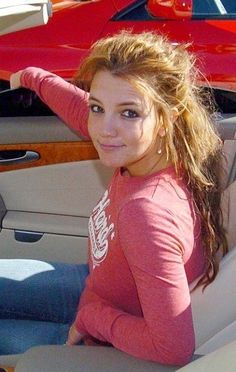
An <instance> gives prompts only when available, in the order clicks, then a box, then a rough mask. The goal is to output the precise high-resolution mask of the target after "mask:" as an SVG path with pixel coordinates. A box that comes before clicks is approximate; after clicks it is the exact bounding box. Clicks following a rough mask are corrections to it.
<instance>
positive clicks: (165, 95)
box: [75, 31, 228, 288]
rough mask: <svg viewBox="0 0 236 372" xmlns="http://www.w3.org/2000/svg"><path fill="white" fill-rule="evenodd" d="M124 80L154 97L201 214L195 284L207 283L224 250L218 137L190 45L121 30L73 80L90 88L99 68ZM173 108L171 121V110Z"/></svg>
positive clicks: (172, 156)
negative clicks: (200, 264)
mask: <svg viewBox="0 0 236 372" xmlns="http://www.w3.org/2000/svg"><path fill="white" fill-rule="evenodd" d="M100 70H107V71H109V72H111V73H112V74H113V75H114V76H118V77H121V78H124V79H126V80H128V81H129V82H130V83H131V84H133V85H134V86H135V87H136V88H137V89H139V90H141V91H142V92H143V93H144V94H147V95H148V96H149V97H150V98H151V99H152V101H153V103H154V104H155V107H156V111H157V113H158V115H159V117H162V120H163V125H164V127H165V132H166V136H165V150H166V154H167V159H169V160H171V161H172V162H173V164H174V166H175V169H176V171H177V173H179V174H181V175H184V177H185V178H186V181H187V183H188V186H189V189H190V190H191V192H192V194H193V199H194V201H195V205H196V211H197V213H199V215H200V217H201V224H202V235H203V242H204V247H205V257H206V270H205V273H204V275H203V276H202V278H201V279H200V280H199V282H198V284H197V285H203V288H205V286H207V285H208V284H209V283H211V282H212V281H213V280H214V279H215V277H216V275H217V272H218V270H219V262H218V261H219V260H218V259H217V257H218V256H219V254H218V253H219V252H221V253H222V254H223V255H224V254H225V253H226V252H227V250H228V248H227V241H226V238H225V231H224V228H223V220H222V212H221V206H220V204H221V194H222V188H221V183H220V178H221V177H220V173H221V172H222V156H223V155H222V154H223V152H222V141H221V140H220V138H219V136H218V134H217V133H216V130H215V127H214V124H213V122H212V119H211V115H210V111H209V109H208V107H207V106H206V103H205V97H204V96H203V95H202V92H201V89H200V88H199V87H198V85H197V79H198V74H199V72H198V69H197V68H196V67H195V58H194V56H193V55H192V54H190V53H189V52H188V45H172V44H171V43H170V42H169V41H168V40H167V39H166V38H165V37H163V36H160V35H156V34H155V33H152V32H143V33H140V34H132V32H130V31H122V32H120V33H119V34H117V35H114V36H111V37H107V38H104V39H101V40H99V41H97V42H96V43H95V44H94V45H93V46H92V48H91V52H90V54H89V56H88V57H86V58H85V60H84V61H83V62H82V64H81V65H80V68H79V71H78V73H77V75H76V76H75V84H76V85H77V86H80V87H81V88H83V89H85V90H87V91H89V89H90V86H91V82H92V79H93V77H94V75H95V74H96V72H97V71H100ZM173 110H175V112H177V113H178V114H177V119H176V121H175V122H174V123H173V118H172V115H171V113H173Z"/></svg>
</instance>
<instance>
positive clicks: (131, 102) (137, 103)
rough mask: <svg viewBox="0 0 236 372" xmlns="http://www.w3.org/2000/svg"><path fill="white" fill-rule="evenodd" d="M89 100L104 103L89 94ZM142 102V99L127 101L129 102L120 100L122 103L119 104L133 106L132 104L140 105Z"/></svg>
mask: <svg viewBox="0 0 236 372" xmlns="http://www.w3.org/2000/svg"><path fill="white" fill-rule="evenodd" d="M89 100H90V101H96V102H99V103H102V101H100V100H99V99H98V98H96V97H94V96H92V95H90V96H89ZM140 103H141V102H140V101H136V100H134V101H127V102H120V103H118V104H117V106H131V105H133V106H134V105H135V106H138V105H140Z"/></svg>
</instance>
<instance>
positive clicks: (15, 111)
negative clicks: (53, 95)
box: [0, 88, 55, 117]
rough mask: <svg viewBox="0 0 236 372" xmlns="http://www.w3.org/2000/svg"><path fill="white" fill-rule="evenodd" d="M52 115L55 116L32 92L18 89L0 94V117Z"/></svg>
mask: <svg viewBox="0 0 236 372" xmlns="http://www.w3.org/2000/svg"><path fill="white" fill-rule="evenodd" d="M53 115H55V114H54V113H53V112H52V111H51V110H50V109H49V107H48V106H47V105H46V104H45V103H44V102H42V101H41V100H40V98H39V97H38V96H37V94H36V93H35V92H33V91H32V90H29V89H26V88H19V89H7V90H4V91H2V92H0V117H16V116H53Z"/></svg>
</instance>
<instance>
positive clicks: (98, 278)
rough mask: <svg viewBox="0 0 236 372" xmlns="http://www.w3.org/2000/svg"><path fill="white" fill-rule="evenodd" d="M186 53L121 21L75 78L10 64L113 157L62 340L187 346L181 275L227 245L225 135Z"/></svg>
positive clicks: (190, 340) (182, 352) (166, 352)
mask: <svg viewBox="0 0 236 372" xmlns="http://www.w3.org/2000/svg"><path fill="white" fill-rule="evenodd" d="M193 65H194V61H193V57H192V56H191V55H190V54H189V53H188V52H187V50H186V47H185V46H173V45H171V43H169V42H168V41H167V40H165V39H164V38H163V37H160V36H158V35H155V34H152V33H142V34H131V33H129V32H121V33H120V34H118V35H115V36H113V37H108V38H105V39H102V40H100V41H98V42H97V43H95V44H94V46H93V47H92V48H91V52H90V55H89V56H88V57H87V58H86V59H85V60H84V62H83V63H82V65H81V66H80V69H79V72H78V74H77V76H76V78H75V84H76V85H77V87H76V86H73V85H71V84H69V83H67V82H65V81H63V80H62V79H61V78H59V77H57V76H56V75H53V74H51V73H49V72H46V71H43V70H41V69H36V68H28V69H26V70H24V71H20V72H18V73H16V74H14V75H13V76H12V79H11V81H12V87H18V86H20V85H23V86H25V87H28V88H31V89H34V90H35V91H36V92H37V93H38V94H39V96H40V97H41V98H42V99H43V100H44V101H45V102H46V103H47V104H48V105H49V106H50V107H51V108H52V109H53V110H54V111H55V112H56V113H57V114H58V115H59V116H61V117H62V118H63V119H64V120H65V121H66V123H68V125H70V126H71V127H72V128H74V129H76V130H78V131H79V132H80V133H81V134H82V135H83V136H84V137H86V138H91V139H92V141H93V143H94V146H95V147H96V149H97V151H98V154H99V158H100V160H101V162H102V163H103V164H105V165H107V166H109V167H112V168H114V169H115V171H114V175H113V177H112V180H111V182H110V185H109V187H108V189H107V191H106V192H105V194H104V195H103V196H102V198H101V200H100V201H99V202H98V204H97V205H96V207H95V208H94V210H93V212H92V215H91V217H90V220H89V275H88V277H87V280H86V286H85V289H84V291H83V293H82V296H81V298H80V301H79V308H78V312H77V314H76V317H75V320H74V322H73V325H72V326H71V328H70V331H69V335H68V340H67V344H69V345H72V344H76V343H78V342H80V341H83V342H84V343H85V344H91V343H95V344H96V343H105V344H108V345H113V346H114V347H116V348H118V349H120V350H122V351H124V352H127V353H129V354H131V355H134V356H136V357H138V358H142V359H147V360H152V361H157V362H160V363H164V364H175V365H183V364H186V363H188V362H189V361H190V360H191V358H192V354H193V352H194V329H193V321H192V313H191V303H190V293H189V284H190V283H191V282H193V281H194V280H195V279H196V278H200V279H199V282H198V285H203V286H206V285H208V284H209V283H210V282H212V281H213V280H214V278H215V276H216V274H217V272H218V261H217V255H218V253H219V251H221V252H222V254H225V253H226V252H227V244H226V241H225V234H224V230H223V227H222V219H221V210H220V196H221V189H220V184H219V171H218V169H219V162H220V160H221V157H222V143H221V141H220V139H219V137H218V135H217V133H216V132H215V130H214V127H213V124H212V122H211V119H210V115H209V114H208V111H207V109H206V108H205V107H204V105H203V103H202V99H201V96H200V94H199V90H198V89H197V87H196V85H195V80H196V77H197V74H196V69H195V68H194V66H193ZM80 88H83V90H81V89H80ZM86 92H87V93H86ZM87 102H88V105H87Z"/></svg>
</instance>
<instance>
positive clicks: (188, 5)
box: [147, 0, 193, 20]
mask: <svg viewBox="0 0 236 372" xmlns="http://www.w3.org/2000/svg"><path fill="white" fill-rule="evenodd" d="M147 8H148V11H149V12H150V13H151V15H152V16H154V17H157V18H164V19H173V20H177V19H190V18H191V17H192V9H193V0H148V3H147Z"/></svg>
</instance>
